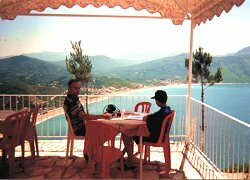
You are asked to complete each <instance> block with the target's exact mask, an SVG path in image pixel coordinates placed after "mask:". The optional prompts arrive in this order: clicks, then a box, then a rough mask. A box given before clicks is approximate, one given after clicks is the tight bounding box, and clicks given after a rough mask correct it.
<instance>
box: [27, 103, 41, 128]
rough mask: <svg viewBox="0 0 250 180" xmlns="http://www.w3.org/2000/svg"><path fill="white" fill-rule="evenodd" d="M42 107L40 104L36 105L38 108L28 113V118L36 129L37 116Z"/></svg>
mask: <svg viewBox="0 0 250 180" xmlns="http://www.w3.org/2000/svg"><path fill="white" fill-rule="evenodd" d="M40 107H41V105H40V104H36V106H35V107H34V108H33V109H31V110H30V111H29V113H28V118H29V120H30V122H31V124H32V125H33V126H34V127H35V126H36V119H37V114H38V110H39V109H40Z"/></svg>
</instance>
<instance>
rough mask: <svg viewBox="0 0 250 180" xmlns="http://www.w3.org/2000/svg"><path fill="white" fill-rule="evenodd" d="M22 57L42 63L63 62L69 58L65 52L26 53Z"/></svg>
mask: <svg viewBox="0 0 250 180" xmlns="http://www.w3.org/2000/svg"><path fill="white" fill-rule="evenodd" d="M23 56H28V57H30V58H35V59H40V60H44V61H49V62H54V61H62V60H65V58H66V56H69V53H67V52H49V51H44V52H39V53H26V54H23Z"/></svg>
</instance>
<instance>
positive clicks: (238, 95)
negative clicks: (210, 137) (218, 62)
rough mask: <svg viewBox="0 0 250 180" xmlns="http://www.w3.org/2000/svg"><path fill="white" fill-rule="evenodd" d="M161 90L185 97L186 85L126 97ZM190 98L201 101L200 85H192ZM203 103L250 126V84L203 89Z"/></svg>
mask: <svg viewBox="0 0 250 180" xmlns="http://www.w3.org/2000/svg"><path fill="white" fill-rule="evenodd" d="M157 89H162V90H165V91H166V92H167V94H168V95H187V94H188V85H187V84H182V85H179V84H178V85H170V86H159V87H153V88H149V89H143V90H138V91H135V92H131V93H126V94H127V95H152V96H153V95H154V93H155V91H156V90H157ZM191 92H192V93H191V97H193V98H195V99H198V100H200V101H201V85H199V84H194V85H192V90H191ZM204 103H206V104H208V105H210V106H212V107H214V108H216V109H218V110H220V111H222V112H224V113H226V114H228V115H230V116H233V117H235V118H237V119H239V120H241V121H243V122H246V123H248V124H250V105H249V103H250V84H222V83H221V84H214V85H213V86H210V87H208V88H206V89H205V91H204Z"/></svg>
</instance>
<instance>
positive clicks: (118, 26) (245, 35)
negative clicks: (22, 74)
mask: <svg viewBox="0 0 250 180" xmlns="http://www.w3.org/2000/svg"><path fill="white" fill-rule="evenodd" d="M45 12H49V13H57V12H59V13H60V12H61V13H67V12H71V13H72V12H76V13H82V14H118V15H120V14H124V15H131V14H132V15H139V16H147V15H151V14H150V13H148V12H147V11H145V10H142V11H135V10H134V9H133V8H129V9H127V10H123V9H121V8H120V7H115V8H113V9H110V8H108V7H106V6H103V7H101V8H98V9H97V8H94V7H93V6H91V5H89V6H87V7H86V8H80V7H79V6H75V7H73V8H72V9H68V8H65V7H63V6H61V7H60V8H59V9H58V10H52V9H50V8H47V9H46V10H45ZM154 15H155V16H157V15H158V14H154ZM151 16H152V15H151ZM249 32H250V0H246V1H245V2H244V3H243V4H242V5H241V6H240V7H236V6H234V7H233V8H232V9H231V11H229V13H225V12H223V13H222V14H221V16H220V17H219V18H218V17H214V18H213V19H212V21H209V20H208V21H207V22H206V23H205V24H203V23H202V24H201V25H200V26H197V27H196V28H195V30H194V44H193V50H194V51H195V49H197V48H198V47H199V46H201V47H203V48H204V51H206V52H209V53H210V54H211V55H212V56H215V55H225V54H229V53H235V52H237V51H239V50H241V49H242V48H244V47H247V46H250V33H249ZM79 40H81V42H82V43H81V47H82V49H83V50H84V52H85V53H86V54H87V55H90V56H93V55H106V56H108V57H111V58H118V59H134V60H152V59H157V58H161V57H166V56H171V55H176V54H179V53H188V52H189V46H190V43H189V41H190V21H185V22H184V23H183V25H173V24H172V22H171V20H166V19H148V18H147V19H132V18H129V19H125V18H94V17H45V16H39V17H34V16H18V17H16V19H15V20H11V21H10V20H0V57H3V56H13V55H20V54H23V53H39V52H44V51H50V52H67V53H68V54H69V53H70V52H71V51H72V49H71V44H70V41H73V42H75V41H79Z"/></svg>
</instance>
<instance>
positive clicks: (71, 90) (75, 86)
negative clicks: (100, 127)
mask: <svg viewBox="0 0 250 180" xmlns="http://www.w3.org/2000/svg"><path fill="white" fill-rule="evenodd" d="M80 88H81V83H80V81H79V80H76V79H71V80H69V82H68V94H67V97H66V98H65V100H64V105H65V107H66V111H67V113H68V114H69V117H70V121H71V124H72V128H73V130H74V133H75V135H77V136H85V134H86V126H85V121H86V120H95V119H110V118H111V117H112V116H111V114H108V113H105V114H102V115H94V114H87V113H85V111H84V108H83V105H82V104H81V102H80V100H79V97H78V95H79V93H80ZM85 156H86V155H85ZM85 159H86V157H85Z"/></svg>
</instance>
